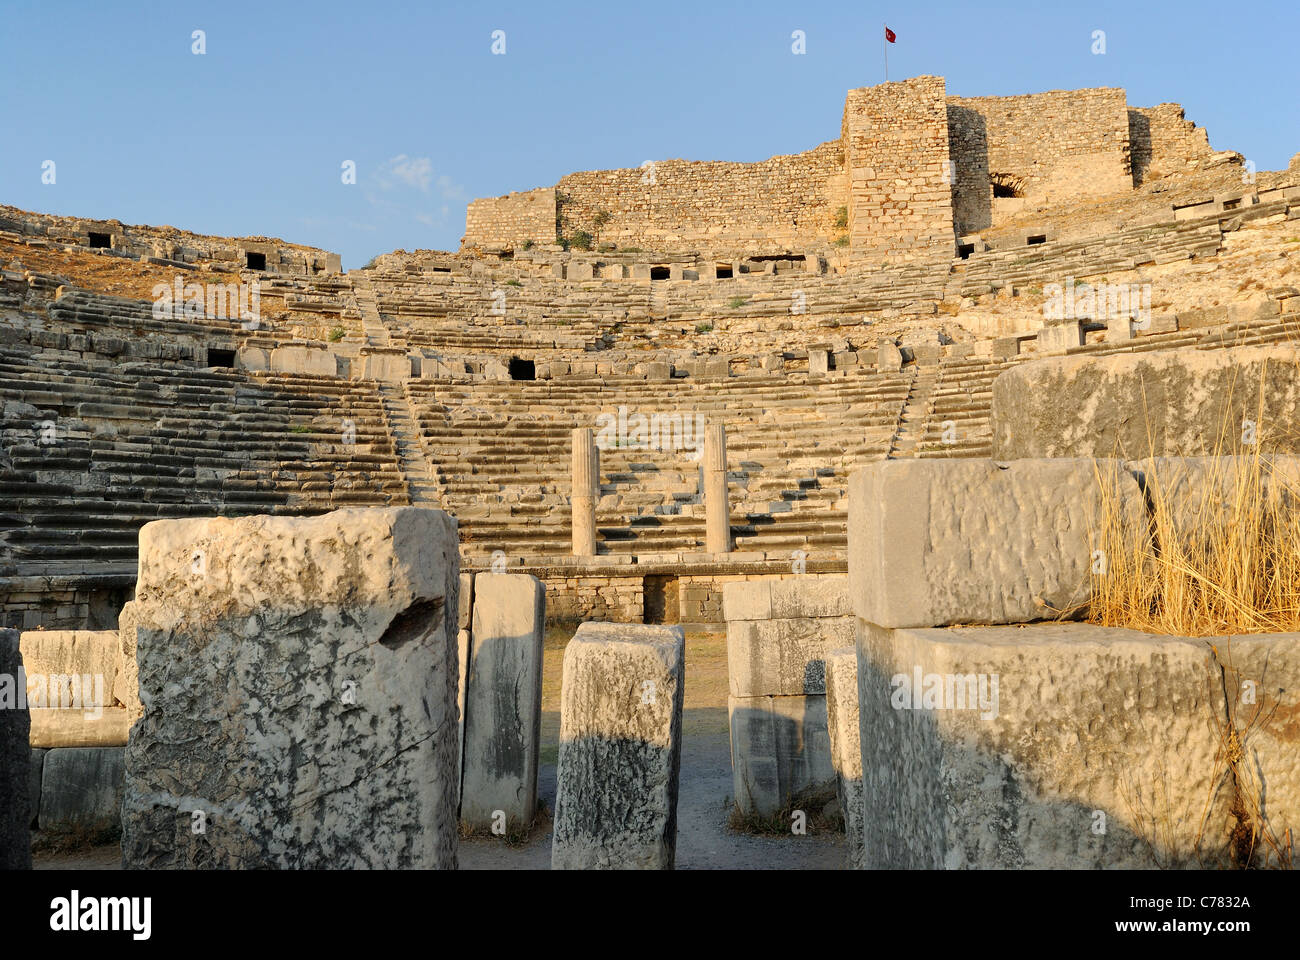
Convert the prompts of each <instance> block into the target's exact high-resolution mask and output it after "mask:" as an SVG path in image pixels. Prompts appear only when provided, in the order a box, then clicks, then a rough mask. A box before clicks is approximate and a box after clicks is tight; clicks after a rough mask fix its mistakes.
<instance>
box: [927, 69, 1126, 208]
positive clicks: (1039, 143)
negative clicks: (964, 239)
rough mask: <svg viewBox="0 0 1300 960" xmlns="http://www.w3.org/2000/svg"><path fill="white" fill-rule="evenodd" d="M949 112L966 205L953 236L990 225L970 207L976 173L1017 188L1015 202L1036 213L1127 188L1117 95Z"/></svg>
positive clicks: (984, 103)
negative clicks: (1015, 182)
mask: <svg viewBox="0 0 1300 960" xmlns="http://www.w3.org/2000/svg"><path fill="white" fill-rule="evenodd" d="M947 108H948V109H947V113H948V121H949V123H950V124H951V123H952V122H953V118H954V115H956V117H957V125H956V131H955V132H956V134H957V136H955V137H953V138H951V143H950V149H951V151H952V159H953V161H954V163H955V165H956V175H957V184H958V186H959V187H960V190H959V193H960V194H961V196H962V199H963V200H964V201H965V202H964V203H961V202H959V207H960V208H961V216H959V218H958V228H959V232H969V231H970V230H976V229H981V228H982V227H983V226H987V225H988V224H982V223H980V222H979V219H980V218H979V213H980V211H979V210H978V209H974V208H973V207H972V204H974V202H975V198H977V196H978V193H977V189H976V182H975V181H976V180H978V178H979V177H980V171H981V169H987V172H988V176H990V177H996V176H998V175H999V174H1001V175H1004V176H1007V177H1012V178H1016V179H1017V180H1018V181H1021V194H1020V195H1021V196H1023V197H1024V198H1025V200H1026V202H1027V203H1031V204H1035V205H1044V204H1051V203H1060V202H1063V201H1069V200H1075V199H1078V198H1081V197H1091V196H1103V195H1105V194H1109V193H1118V192H1120V191H1125V190H1131V189H1132V188H1133V178H1132V173H1131V169H1130V165H1129V164H1130V161H1129V149H1130V148H1129V111H1128V104H1127V102H1126V100H1125V97H1124V91H1123V90H1122V89H1120V88H1118V87H1098V88H1094V89H1090V90H1050V91H1048V92H1046V93H1034V94H1028V95H1026V96H1019V97H969V98H966V97H949V98H948V99H947ZM981 125H982V127H983V129H982V130H980V129H979V128H980V126H981ZM981 150H983V151H985V155H984V156H981V155H980V151H981Z"/></svg>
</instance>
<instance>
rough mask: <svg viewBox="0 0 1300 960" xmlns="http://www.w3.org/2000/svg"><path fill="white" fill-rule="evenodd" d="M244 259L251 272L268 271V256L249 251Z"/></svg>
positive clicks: (245, 253)
mask: <svg viewBox="0 0 1300 960" xmlns="http://www.w3.org/2000/svg"><path fill="white" fill-rule="evenodd" d="M244 258H245V262H246V263H247V264H248V269H249V270H265V269H266V254H264V253H254V252H253V251H252V250H247V251H245V252H244Z"/></svg>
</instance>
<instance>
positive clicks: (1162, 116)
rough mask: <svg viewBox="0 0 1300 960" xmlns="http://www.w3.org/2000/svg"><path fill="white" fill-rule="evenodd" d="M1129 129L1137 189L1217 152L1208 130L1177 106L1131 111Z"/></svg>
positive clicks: (1172, 104) (1169, 105)
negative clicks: (1187, 116)
mask: <svg viewBox="0 0 1300 960" xmlns="http://www.w3.org/2000/svg"><path fill="white" fill-rule="evenodd" d="M1128 129H1129V141H1130V143H1131V144H1132V155H1133V157H1132V163H1133V184H1134V186H1141V185H1142V183H1143V181H1145V180H1147V179H1153V178H1155V177H1161V176H1167V175H1168V174H1170V173H1176V172H1177V171H1178V170H1180V169H1183V168H1185V167H1186V166H1187V164H1188V163H1189V162H1191V161H1193V160H1196V159H1199V158H1200V157H1206V156H1209V155H1210V154H1211V153H1213V152H1214V151H1213V150H1212V149H1211V148H1210V137H1209V134H1208V133H1206V131H1205V128H1204V127H1198V126H1197V125H1196V124H1194V123H1192V122H1191V121H1190V120H1188V119H1187V118H1186V117H1185V116H1184V115H1183V108H1182V107H1180V106H1179V105H1178V104H1176V103H1160V104H1157V105H1156V106H1154V107H1133V108H1131V109H1130V110H1129V111H1128Z"/></svg>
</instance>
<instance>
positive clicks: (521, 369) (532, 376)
mask: <svg viewBox="0 0 1300 960" xmlns="http://www.w3.org/2000/svg"><path fill="white" fill-rule="evenodd" d="M510 379H511V380H536V379H537V365H536V364H535V363H534V362H533V361H532V360H520V359H519V358H518V357H511V358H510Z"/></svg>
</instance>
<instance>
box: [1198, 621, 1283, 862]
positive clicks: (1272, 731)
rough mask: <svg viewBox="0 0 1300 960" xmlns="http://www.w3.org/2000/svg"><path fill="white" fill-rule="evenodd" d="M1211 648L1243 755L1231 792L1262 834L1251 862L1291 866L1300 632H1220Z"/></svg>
mask: <svg viewBox="0 0 1300 960" xmlns="http://www.w3.org/2000/svg"><path fill="white" fill-rule="evenodd" d="M1214 650H1215V660H1216V661H1217V663H1218V666H1219V667H1220V669H1221V670H1222V671H1223V689H1225V690H1228V691H1232V692H1233V694H1234V695H1233V696H1231V697H1229V700H1228V706H1229V710H1230V713H1231V717H1232V725H1233V728H1234V729H1235V730H1236V732H1237V738H1238V741H1239V742H1240V744H1241V754H1242V755H1241V759H1240V761H1239V762H1238V763H1237V764H1236V766H1235V784H1236V790H1237V792H1238V794H1239V795H1240V797H1241V807H1242V809H1243V810H1244V811H1245V812H1246V816H1247V817H1249V819H1250V821H1251V823H1252V825H1253V826H1254V827H1255V829H1257V830H1258V832H1259V839H1258V840H1257V841H1256V844H1255V848H1254V851H1253V856H1252V858H1251V860H1250V865H1252V866H1256V867H1267V868H1277V867H1278V866H1280V865H1282V863H1281V862H1279V861H1280V860H1281V861H1282V862H1285V863H1288V864H1289V861H1288V860H1287V858H1286V850H1287V849H1288V848H1287V838H1288V836H1289V837H1291V838H1294V837H1295V836H1297V835H1300V762H1297V757H1300V730H1298V729H1297V726H1296V723H1295V721H1294V719H1293V718H1294V717H1295V716H1296V715H1297V713H1298V712H1300V634H1296V633H1274V634H1262V635H1252V636H1236V637H1231V638H1229V637H1217V638H1214ZM1292 843H1294V839H1293V840H1292ZM1279 850H1281V851H1282V857H1281V858H1279V855H1278V854H1279ZM1237 865H1238V866H1241V865H1244V858H1241V857H1239V859H1238V864H1237Z"/></svg>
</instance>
